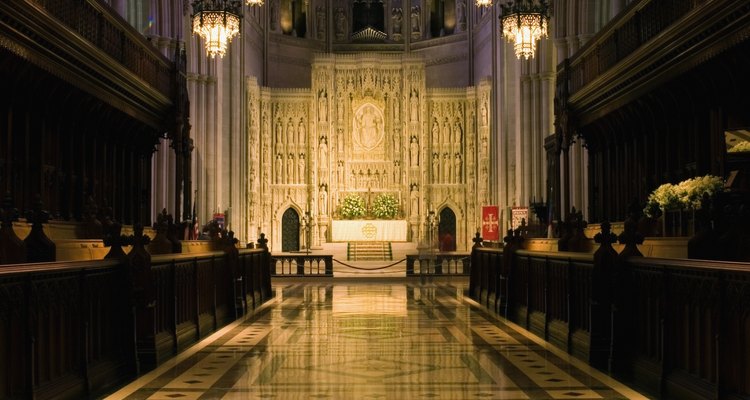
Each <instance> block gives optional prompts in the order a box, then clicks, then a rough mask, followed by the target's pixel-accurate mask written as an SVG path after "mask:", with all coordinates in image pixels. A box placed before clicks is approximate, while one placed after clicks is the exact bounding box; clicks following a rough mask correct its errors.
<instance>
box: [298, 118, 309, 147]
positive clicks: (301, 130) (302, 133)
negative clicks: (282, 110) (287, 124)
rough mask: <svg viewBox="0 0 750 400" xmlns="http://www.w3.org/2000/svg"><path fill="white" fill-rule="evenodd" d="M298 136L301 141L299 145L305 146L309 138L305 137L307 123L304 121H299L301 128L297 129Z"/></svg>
mask: <svg viewBox="0 0 750 400" xmlns="http://www.w3.org/2000/svg"><path fill="white" fill-rule="evenodd" d="M297 136H298V137H299V141H298V142H297V143H299V144H300V145H304V144H305V139H306V137H307V136H306V135H305V123H304V121H303V120H302V119H300V120H299V126H298V127H297Z"/></svg>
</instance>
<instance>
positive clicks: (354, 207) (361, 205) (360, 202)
mask: <svg viewBox="0 0 750 400" xmlns="http://www.w3.org/2000/svg"><path fill="white" fill-rule="evenodd" d="M365 211H366V209H365V200H364V199H363V198H362V197H360V196H359V195H357V194H350V195H348V196H346V197H344V200H343V201H342V203H341V216H342V217H344V218H346V219H357V218H362V217H364V216H365Z"/></svg>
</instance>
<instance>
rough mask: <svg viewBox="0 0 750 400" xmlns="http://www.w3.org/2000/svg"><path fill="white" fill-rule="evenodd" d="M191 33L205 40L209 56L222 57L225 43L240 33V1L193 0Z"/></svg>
mask: <svg viewBox="0 0 750 400" xmlns="http://www.w3.org/2000/svg"><path fill="white" fill-rule="evenodd" d="M192 18H193V33H194V34H197V35H198V36H200V37H202V38H203V40H205V41H206V53H207V54H208V56H209V57H216V56H217V55H218V56H219V57H224V54H225V53H226V52H227V45H228V44H229V42H231V41H232V38H233V37H235V36H237V35H238V34H239V33H240V18H242V13H241V3H240V1H238V0H197V1H193V15H192Z"/></svg>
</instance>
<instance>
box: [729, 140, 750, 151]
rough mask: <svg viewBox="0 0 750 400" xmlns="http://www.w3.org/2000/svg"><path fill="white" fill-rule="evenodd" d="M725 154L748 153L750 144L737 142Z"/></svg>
mask: <svg viewBox="0 0 750 400" xmlns="http://www.w3.org/2000/svg"><path fill="white" fill-rule="evenodd" d="M727 153H750V142H748V141H742V142H739V143H737V144H736V145H734V146H732V147H731V148H730V149H729V150H727Z"/></svg>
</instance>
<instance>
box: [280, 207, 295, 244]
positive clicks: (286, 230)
mask: <svg viewBox="0 0 750 400" xmlns="http://www.w3.org/2000/svg"><path fill="white" fill-rule="evenodd" d="M281 251H284V252H286V251H299V214H298V213H297V211H295V210H294V208H291V207H289V208H288V209H287V210H286V211H284V215H283V216H282V217H281Z"/></svg>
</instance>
